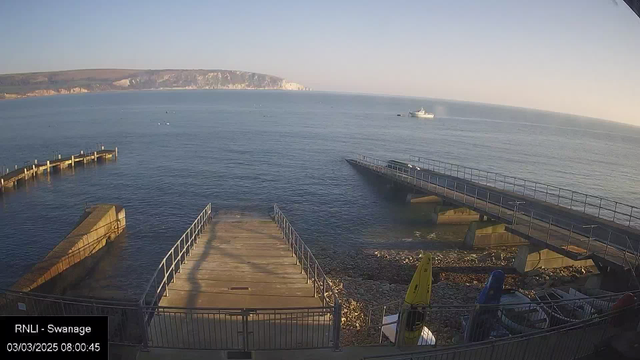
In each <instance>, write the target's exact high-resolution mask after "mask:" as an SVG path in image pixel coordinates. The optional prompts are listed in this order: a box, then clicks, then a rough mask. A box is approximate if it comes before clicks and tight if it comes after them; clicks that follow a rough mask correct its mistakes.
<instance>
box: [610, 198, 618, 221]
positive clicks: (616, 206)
mask: <svg viewBox="0 0 640 360" xmlns="http://www.w3.org/2000/svg"><path fill="white" fill-rule="evenodd" d="M617 212H618V202H617V201H616V202H615V206H614V207H613V220H611V221H613V222H616V213H617Z"/></svg>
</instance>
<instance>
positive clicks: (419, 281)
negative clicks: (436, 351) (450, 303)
mask: <svg viewBox="0 0 640 360" xmlns="http://www.w3.org/2000/svg"><path fill="white" fill-rule="evenodd" d="M432 264H433V259H432V256H431V254H429V253H425V254H424V256H423V258H422V261H421V262H420V264H419V265H418V268H417V269H416V272H415V273H414V274H413V278H412V279H411V283H410V284H409V289H408V290H407V294H406V295H405V298H404V304H405V305H409V311H407V315H406V319H405V322H406V325H405V330H404V331H403V333H402V334H403V339H402V345H407V346H411V345H435V343H436V339H435V337H434V336H433V334H432V333H431V331H429V329H428V328H427V327H426V326H425V320H426V318H425V314H424V312H423V310H421V308H423V307H425V306H427V305H429V304H430V303H431V281H432V279H431V278H432ZM390 323H392V324H390ZM398 323H399V321H398V314H395V315H388V316H385V317H384V318H383V324H388V325H384V326H383V327H382V332H383V333H384V334H385V335H386V336H387V337H388V338H389V339H390V340H391V341H393V340H394V339H395V337H396V328H397V325H398Z"/></svg>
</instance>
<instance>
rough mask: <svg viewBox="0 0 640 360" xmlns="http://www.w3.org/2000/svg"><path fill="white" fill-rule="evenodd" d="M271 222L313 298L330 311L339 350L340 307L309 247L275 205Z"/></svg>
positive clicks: (333, 334) (333, 332) (333, 337)
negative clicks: (309, 287) (309, 288)
mask: <svg viewBox="0 0 640 360" xmlns="http://www.w3.org/2000/svg"><path fill="white" fill-rule="evenodd" d="M273 220H274V221H275V223H276V224H277V225H278V228H280V230H281V231H282V234H283V237H284V239H285V241H286V242H287V244H288V245H289V248H290V249H291V252H292V253H293V254H294V255H295V257H296V262H297V264H300V270H301V271H302V272H304V273H306V275H307V283H309V282H311V283H312V284H313V293H314V296H318V295H319V296H320V299H321V301H322V306H324V307H327V308H329V307H330V308H331V309H332V316H331V317H332V322H333V324H332V334H331V335H332V342H333V347H334V348H335V349H339V348H340V328H341V326H342V305H341V304H340V300H339V299H338V295H337V294H336V292H335V290H334V289H333V287H332V286H331V283H330V282H329V280H328V279H327V276H326V275H325V274H324V271H322V268H321V267H320V265H319V264H318V261H317V260H316V258H315V256H313V254H312V253H311V250H309V247H308V246H307V245H306V244H305V243H304V241H302V239H301V238H300V235H298V232H297V231H296V230H295V229H294V228H293V226H291V223H290V222H289V220H287V217H286V216H284V214H283V213H282V211H281V210H280V208H278V205H277V204H274V205H273Z"/></svg>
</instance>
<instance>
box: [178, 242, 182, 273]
mask: <svg viewBox="0 0 640 360" xmlns="http://www.w3.org/2000/svg"><path fill="white" fill-rule="evenodd" d="M178 261H179V262H180V264H182V249H181V248H180V240H178ZM180 270H182V266H180V269H178V272H180Z"/></svg>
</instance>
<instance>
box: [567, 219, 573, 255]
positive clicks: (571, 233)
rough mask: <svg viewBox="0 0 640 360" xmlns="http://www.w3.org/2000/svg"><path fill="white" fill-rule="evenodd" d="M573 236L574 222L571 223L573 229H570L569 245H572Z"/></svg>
mask: <svg viewBox="0 0 640 360" xmlns="http://www.w3.org/2000/svg"><path fill="white" fill-rule="evenodd" d="M572 236H573V223H571V230H570V231H569V241H568V242H567V245H571V237H572ZM567 250H568V249H567Z"/></svg>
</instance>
